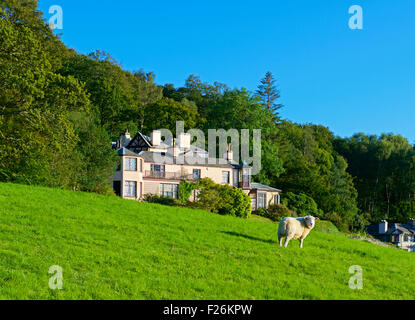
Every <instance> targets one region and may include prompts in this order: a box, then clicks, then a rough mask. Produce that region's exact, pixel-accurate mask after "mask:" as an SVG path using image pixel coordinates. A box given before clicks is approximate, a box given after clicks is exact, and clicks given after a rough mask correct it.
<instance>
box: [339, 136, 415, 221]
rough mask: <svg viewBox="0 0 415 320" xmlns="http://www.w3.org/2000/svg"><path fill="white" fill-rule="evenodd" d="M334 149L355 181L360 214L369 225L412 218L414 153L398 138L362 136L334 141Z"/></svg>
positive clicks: (414, 151)
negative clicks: (367, 217) (345, 160)
mask: <svg viewBox="0 0 415 320" xmlns="http://www.w3.org/2000/svg"><path fill="white" fill-rule="evenodd" d="M334 146H335V148H336V150H337V152H339V153H340V154H341V155H343V156H344V157H345V158H346V159H347V161H348V163H349V167H348V172H349V173H350V174H351V175H352V176H353V177H354V178H355V179H354V183H355V186H356V189H357V191H358V203H359V209H360V211H361V212H366V213H367V214H369V220H370V222H374V223H376V222H379V221H380V220H382V219H388V220H391V221H393V222H402V223H405V222H406V221H407V219H408V218H409V217H411V216H412V215H413V214H414V206H413V203H414V201H415V195H414V190H415V149H414V146H412V145H410V144H409V143H408V140H407V139H405V138H403V137H402V136H399V135H393V134H382V135H381V136H374V135H370V136H367V135H365V134H363V133H359V134H356V135H354V136H353V137H351V138H347V139H341V138H337V139H336V140H335V142H334Z"/></svg>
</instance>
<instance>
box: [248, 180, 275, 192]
mask: <svg viewBox="0 0 415 320" xmlns="http://www.w3.org/2000/svg"><path fill="white" fill-rule="evenodd" d="M251 189H257V190H266V191H274V192H281V190H280V189H276V188H273V187H270V186H266V185H265V184H260V183H257V182H252V183H251Z"/></svg>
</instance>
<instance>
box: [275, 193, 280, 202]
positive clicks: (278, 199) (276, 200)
mask: <svg viewBox="0 0 415 320" xmlns="http://www.w3.org/2000/svg"><path fill="white" fill-rule="evenodd" d="M274 203H275V204H280V195H279V194H276V195H275V196H274Z"/></svg>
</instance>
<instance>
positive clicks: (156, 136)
mask: <svg viewBox="0 0 415 320" xmlns="http://www.w3.org/2000/svg"><path fill="white" fill-rule="evenodd" d="M151 144H152V145H153V147H157V146H159V145H160V144H161V132H160V131H159V130H154V131H153V132H152V133H151Z"/></svg>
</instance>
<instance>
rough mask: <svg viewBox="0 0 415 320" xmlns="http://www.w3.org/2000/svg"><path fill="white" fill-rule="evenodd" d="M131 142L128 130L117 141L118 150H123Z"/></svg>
mask: <svg viewBox="0 0 415 320" xmlns="http://www.w3.org/2000/svg"><path fill="white" fill-rule="evenodd" d="M130 141H131V135H130V133H129V132H128V129H126V130H125V132H124V133H123V134H121V135H120V137H119V138H118V140H117V145H116V146H117V148H118V149H119V148H123V147H126V146H127V145H128V144H129V143H130Z"/></svg>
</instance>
